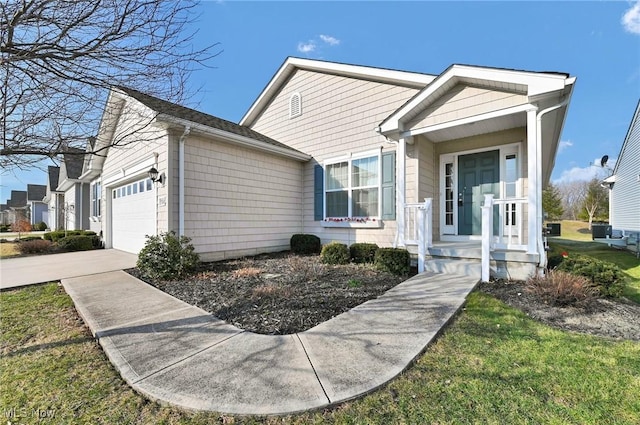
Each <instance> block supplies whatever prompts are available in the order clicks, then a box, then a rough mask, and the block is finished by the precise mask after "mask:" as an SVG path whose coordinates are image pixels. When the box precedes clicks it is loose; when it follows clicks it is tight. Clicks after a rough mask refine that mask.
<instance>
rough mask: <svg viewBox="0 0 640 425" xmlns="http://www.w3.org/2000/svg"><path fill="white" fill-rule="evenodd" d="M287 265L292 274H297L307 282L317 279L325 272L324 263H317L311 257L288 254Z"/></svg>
mask: <svg viewBox="0 0 640 425" xmlns="http://www.w3.org/2000/svg"><path fill="white" fill-rule="evenodd" d="M287 265H288V266H289V269H290V271H291V273H292V274H296V275H299V276H300V277H301V278H302V279H303V280H305V281H307V282H313V281H315V280H318V279H319V278H321V277H322V276H323V275H324V273H325V266H324V264H321V263H319V262H318V261H316V260H315V258H313V257H300V256H298V255H290V256H289V257H287Z"/></svg>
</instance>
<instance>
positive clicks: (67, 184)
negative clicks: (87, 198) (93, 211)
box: [56, 179, 82, 192]
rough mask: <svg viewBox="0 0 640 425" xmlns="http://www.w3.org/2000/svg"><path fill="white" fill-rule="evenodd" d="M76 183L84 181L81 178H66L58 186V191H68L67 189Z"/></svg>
mask: <svg viewBox="0 0 640 425" xmlns="http://www.w3.org/2000/svg"><path fill="white" fill-rule="evenodd" d="M76 183H82V181H81V180H79V179H64V180H63V181H62V183H60V184H59V185H58V187H57V188H56V192H66V191H67V190H69V189H71V188H72V187H73V185H75V184H76Z"/></svg>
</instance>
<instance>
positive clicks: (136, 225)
mask: <svg viewBox="0 0 640 425" xmlns="http://www.w3.org/2000/svg"><path fill="white" fill-rule="evenodd" d="M153 189H154V188H153V183H152V182H151V180H149V179H144V180H140V181H136V182H132V183H128V184H126V185H124V186H120V187H118V188H116V189H114V190H113V194H112V202H111V217H112V218H111V220H112V221H111V235H112V238H113V239H112V240H113V247H114V248H116V249H120V250H122V251H127V252H131V253H134V254H137V253H138V252H140V250H141V249H142V248H143V247H144V243H145V241H146V239H145V235H155V234H156V208H155V199H156V197H155V190H153Z"/></svg>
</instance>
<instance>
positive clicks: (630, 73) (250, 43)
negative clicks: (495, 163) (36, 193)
mask: <svg viewBox="0 0 640 425" xmlns="http://www.w3.org/2000/svg"><path fill="white" fill-rule="evenodd" d="M199 8H200V11H201V16H200V17H199V21H198V23H197V25H196V27H197V29H198V33H197V35H196V38H195V40H194V44H196V45H206V44H209V43H213V42H219V43H220V46H219V47H220V50H222V51H221V53H220V54H219V55H218V56H217V57H215V58H214V59H212V61H211V65H212V67H213V68H211V69H205V70H201V71H198V72H196V73H195V74H194V75H193V78H192V80H191V86H192V88H193V89H194V90H197V93H196V94H195V95H194V97H193V99H192V102H191V103H190V104H189V105H188V106H191V107H195V108H197V109H199V110H202V111H203V112H207V113H209V114H213V115H216V116H219V117H221V118H225V119H228V120H231V121H235V122H238V121H239V120H240V119H241V118H242V116H243V115H244V113H245V112H246V111H247V110H248V108H249V107H250V106H251V104H252V103H253V101H254V100H255V99H256V97H257V96H258V95H259V94H260V92H261V91H262V89H263V88H264V87H265V85H266V84H267V83H268V82H269V80H270V79H271V77H272V76H273V74H274V73H275V72H276V71H277V69H278V68H279V66H280V65H281V64H282V62H283V61H284V60H285V59H286V57H287V56H298V57H303V58H310V59H322V60H328V61H335V62H344V63H352V64H358V65H368V66H375V67H383V68H393V69H402V70H407V71H416V72H424V73H430V74H439V73H441V72H442V71H443V70H445V69H446V68H447V67H448V66H450V65H451V64H453V63H461V64H471V65H481V66H493V67H504V68H515V69H525V70H531V71H560V72H566V73H569V74H571V75H572V76H576V77H577V83H576V87H575V90H574V95H573V98H572V101H571V105H570V108H569V113H568V116H567V120H566V124H565V127H564V132H563V135H562V138H561V148H560V152H559V154H558V157H557V159H556V168H555V169H554V172H553V175H552V180H554V181H556V182H557V181H566V180H572V179H588V178H589V177H591V176H593V175H594V174H595V173H596V172H598V171H600V172H602V171H603V170H598V169H597V168H596V167H592V166H590V163H591V162H593V161H595V159H596V158H600V157H601V156H602V155H604V154H607V155H609V156H610V157H611V158H612V159H615V158H616V157H617V155H618V153H619V151H620V147H621V145H622V141H623V139H624V137H625V134H626V132H627V129H628V126H629V123H630V121H631V118H632V115H633V112H634V110H635V107H636V105H637V102H638V98H639V97H640V1H636V2H628V1H618V2H268V1H265V2H236V1H205V2H203V3H202V4H201V5H200V7H199ZM45 182H46V176H45V175H44V173H43V172H42V171H39V170H34V171H32V172H28V173H20V174H18V175H6V174H5V175H2V183H1V184H2V187H1V195H0V200H2V202H4V201H5V199H6V198H7V197H8V196H9V194H10V191H11V189H20V190H24V189H25V188H26V184H27V183H34V184H44V183H45Z"/></svg>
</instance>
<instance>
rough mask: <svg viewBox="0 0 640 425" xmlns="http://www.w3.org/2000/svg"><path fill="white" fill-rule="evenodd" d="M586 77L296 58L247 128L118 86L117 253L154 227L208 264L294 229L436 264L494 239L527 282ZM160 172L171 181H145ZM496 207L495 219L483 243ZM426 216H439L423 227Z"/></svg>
mask: <svg viewBox="0 0 640 425" xmlns="http://www.w3.org/2000/svg"><path fill="white" fill-rule="evenodd" d="M574 82H575V78H574V77H570V76H569V75H567V74H563V73H554V72H528V71H518V70H510V69H496V68H487V67H476V66H466V65H452V66H451V67H449V68H448V69H446V70H445V71H444V72H443V73H441V74H440V75H426V74H419V73H412V72H405V71H395V70H388V69H380V68H372V67H365V66H356V65H345V64H339V63H331V62H323V61H316V60H307V59H298V58H289V59H287V60H286V61H285V62H284V64H283V65H282V66H281V68H280V69H279V70H278V71H277V72H276V74H275V76H274V77H273V78H272V79H271V81H270V82H269V84H268V85H267V86H266V88H265V89H264V90H263V92H262V93H261V94H260V95H259V97H258V98H257V100H256V101H255V102H254V104H253V105H252V106H251V108H250V109H249V111H248V112H247V113H246V115H245V116H244V117H243V119H242V120H241V122H240V124H239V125H238V124H234V123H231V122H229V121H225V120H222V119H220V118H216V117H213V116H211V115H207V114H203V113H201V112H197V111H194V110H192V109H188V108H184V107H181V106H178V105H175V104H171V103H168V102H165V101H162V100H160V99H156V98H153V97H150V96H146V95H144V94H142V93H139V92H136V91H134V90H131V89H124V88H119V89H114V90H112V92H111V94H110V96H109V100H108V103H107V107H106V109H105V113H104V115H103V119H102V123H101V127H100V131H99V134H98V136H97V140H96V147H97V148H98V149H105V148H106V147H107V146H108V145H109V143H111V142H112V141H113V140H115V139H116V136H115V135H117V134H121V135H126V136H125V137H119V138H118V146H115V147H111V148H109V149H108V153H107V155H106V159H105V158H104V157H97V156H96V157H95V158H93V159H92V161H95V162H96V166H95V167H94V168H95V173H94V174H95V175H94V177H93V178H96V177H95V176H97V175H100V176H101V177H100V182H101V185H102V186H101V188H102V194H103V197H102V201H103V202H102V203H103V209H102V230H103V235H104V239H105V242H106V246H107V247H115V248H119V249H123V250H126V251H130V252H137V251H138V250H139V249H140V248H141V247H142V246H143V244H144V235H145V234H156V233H158V232H163V231H168V230H175V231H176V232H177V233H179V234H185V235H187V236H189V237H191V238H192V239H193V243H194V246H195V247H196V251H197V252H198V253H200V255H201V256H202V257H203V258H204V259H220V258H226V257H237V256H241V255H251V254H256V253H260V252H267V251H275V250H282V249H287V248H288V247H289V239H290V237H291V235H293V234H295V233H313V234H316V235H318V236H319V237H320V238H321V239H322V242H323V243H326V242H330V241H332V240H336V241H341V242H343V243H346V244H351V243H354V242H375V243H377V244H378V245H380V246H394V245H396V246H404V247H407V248H408V249H410V250H411V251H412V252H416V251H419V250H418V248H417V247H418V244H419V243H422V244H423V245H424V244H425V243H426V241H428V240H430V239H432V240H433V242H434V243H433V247H432V249H431V250H430V254H431V255H441V256H448V257H463V256H465V255H466V254H468V252H463V251H456V249H458V248H460V249H467V248H469V247H470V246H473V247H474V249H475V247H478V249H479V246H480V240H482V239H484V240H486V241H488V243H489V244H490V245H491V248H492V250H493V253H492V259H493V260H494V265H493V269H494V270H493V272H494V274H497V275H507V274H509V275H511V276H512V277H526V275H528V274H531V273H533V272H534V271H535V270H536V269H537V268H539V267H543V266H544V265H545V263H546V257H545V252H544V246H543V243H542V188H543V187H544V185H545V184H546V183H547V182H548V180H549V177H550V174H551V170H552V168H553V164H554V160H555V155H556V151H557V147H558V142H559V139H560V135H561V131H562V127H563V124H564V120H565V116H566V111H567V107H568V103H569V100H570V98H571V93H572V90H573V85H574ZM150 122H151V123H152V125H149V123H150ZM138 130H139V131H138ZM142 133H144V134H142ZM103 152H104V151H103ZM150 168H155V169H156V170H157V171H158V172H159V173H160V175H162V176H164V179H163V182H162V183H155V184H154V183H152V182H151V181H150V180H149V179H148V176H147V172H148V171H149V169H150ZM488 194H491V195H493V196H494V197H495V201H492V200H491V197H487V198H485V197H484V195H488ZM425 198H426V199H427V201H425ZM485 199H486V202H487V206H486V209H487V210H492V211H493V212H494V213H493V215H492V214H486V216H487V217H489V218H488V219H487V220H488V221H487V223H490V219H493V220H494V223H493V232H489V233H485V235H484V236H483V234H482V231H481V228H482V225H481V224H482V220H481V214H480V213H481V205H482V204H483V202H485ZM494 204H495V206H494V207H491V205H494ZM423 208H424V209H423ZM429 208H431V209H429ZM416 217H428V220H427V222H426V223H427V225H426V226H425V232H426V233H425V234H423V233H422V232H417V229H418V227H420V223H422V222H420V221H416ZM487 228H488V229H490V228H491V227H490V226H489V227H487ZM490 233H493V234H490ZM443 247H446V248H447V249H449V251H447V250H445V249H443ZM478 252H479V251H478ZM474 253H475V251H474ZM474 255H475V254H474Z"/></svg>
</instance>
